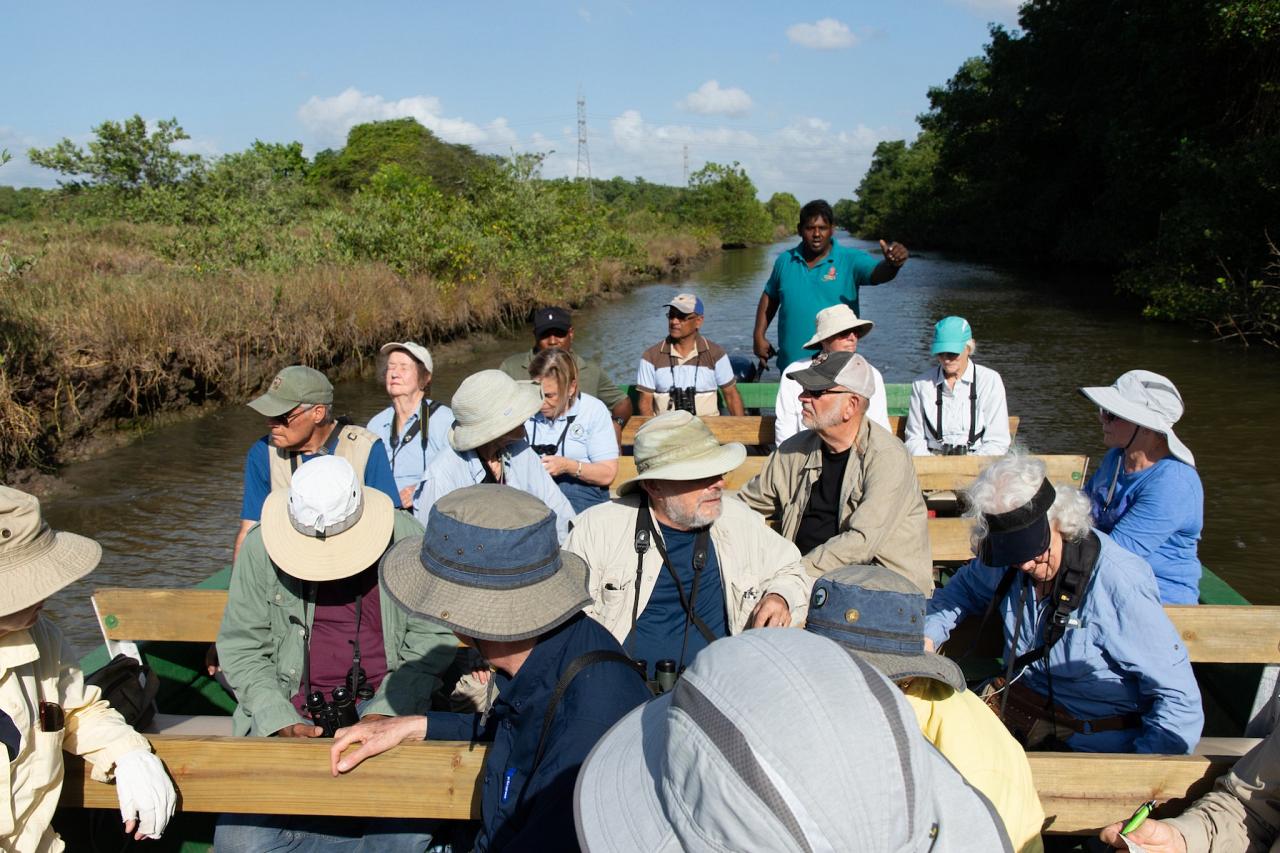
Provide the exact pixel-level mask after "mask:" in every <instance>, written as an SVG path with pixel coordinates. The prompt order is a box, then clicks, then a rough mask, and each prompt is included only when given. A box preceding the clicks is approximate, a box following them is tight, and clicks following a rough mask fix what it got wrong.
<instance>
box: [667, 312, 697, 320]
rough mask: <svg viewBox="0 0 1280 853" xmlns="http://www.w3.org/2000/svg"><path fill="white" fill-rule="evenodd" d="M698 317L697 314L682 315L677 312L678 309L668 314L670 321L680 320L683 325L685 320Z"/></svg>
mask: <svg viewBox="0 0 1280 853" xmlns="http://www.w3.org/2000/svg"><path fill="white" fill-rule="evenodd" d="M696 316H698V315H697V314H682V313H680V312H679V311H677V310H676V309H674V308H672V309H671V310H670V311H668V312H667V319H668V320H679V321H680V322H681V323H683V322H684V321H685V320H688V319H689V318H690V317H696Z"/></svg>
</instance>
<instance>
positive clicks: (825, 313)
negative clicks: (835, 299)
mask: <svg viewBox="0 0 1280 853" xmlns="http://www.w3.org/2000/svg"><path fill="white" fill-rule="evenodd" d="M817 325H818V330H817V331H816V332H814V335H813V337H812V338H809V341H808V343H806V344H805V345H804V348H805V349H818V348H819V347H820V346H822V342H823V341H825V340H826V339H827V338H829V337H831V336H832V335H838V334H840V333H841V332H847V331H849V330H850V329H857V330H858V336H859V337H861V336H862V335H865V334H866V333H867V332H870V331H871V330H872V328H874V327H875V325H876V324H875V323H873V322H871V321H870V320H860V319H858V315H857V314H855V313H853V309H852V308H850V307H849V306H848V305H845V304H844V303H843V302H842V303H840V304H839V305H832V306H831V307H830V308H823V309H822V310H821V311H819V312H818V318H817Z"/></svg>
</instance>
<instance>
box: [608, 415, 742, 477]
mask: <svg viewBox="0 0 1280 853" xmlns="http://www.w3.org/2000/svg"><path fill="white" fill-rule="evenodd" d="M634 453H635V460H636V476H634V477H632V478H631V479H630V480H624V481H623V482H622V483H621V484H620V485H619V486H618V494H620V495H625V494H627V493H628V492H632V491H635V489H636V487H637V486H638V484H639V483H640V481H641V480H701V479H703V478H704V477H714V476H716V475H718V474H728V473H729V472H730V471H732V470H733V469H734V468H737V467H738V466H739V465H741V464H742V463H743V460H745V459H746V458H747V449H746V448H745V447H743V446H742V445H741V444H739V443H738V442H736V441H732V442H729V443H728V444H721V443H720V442H718V441H716V437H715V436H714V435H712V434H711V430H710V429H708V428H707V425H706V424H704V423H703V422H702V421H701V420H700V419H699V418H697V417H694V416H693V415H691V414H689V413H688V412H686V411H683V410H681V411H675V412H664V413H663V414H661V415H658V416H657V417H655V418H653V419H652V420H650V421H649V422H648V423H646V424H645V425H644V426H642V427H640V429H638V430H637V431H636V442H635V450H634Z"/></svg>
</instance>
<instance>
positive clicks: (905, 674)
mask: <svg viewBox="0 0 1280 853" xmlns="http://www.w3.org/2000/svg"><path fill="white" fill-rule="evenodd" d="M819 633H821V632H819ZM826 636H827V637H829V638H830V639H832V640H835V641H836V642H837V643H840V644H841V645H843V646H844V647H845V648H846V649H848V650H849V651H851V652H853V653H854V654H855V655H857V656H858V657H860V658H862V659H863V660H865V661H866V662H867V663H869V664H871V665H872V666H874V667H875V668H876V669H878V670H880V671H881V672H882V673H884V675H885V677H886V678H888V679H889V680H890V681H902V680H903V679H906V678H932V679H933V680H934V681H941V682H942V683H943V684H945V685H947V686H948V687H950V688H951V689H952V690H954V691H956V692H957V693H963V692H964V691H965V689H966V688H967V685H966V684H965V682H964V670H962V669H960V664H958V663H956V662H955V661H953V660H952V659H951V658H949V657H944V656H942V655H940V654H936V653H934V652H922V653H920V654H918V655H895V654H890V653H888V652H868V651H864V650H863V649H857V648H854V647H853V646H850V645H848V644H847V643H845V642H843V641H842V640H841V639H840V638H839V637H837V636H834V635H832V634H827V635H826Z"/></svg>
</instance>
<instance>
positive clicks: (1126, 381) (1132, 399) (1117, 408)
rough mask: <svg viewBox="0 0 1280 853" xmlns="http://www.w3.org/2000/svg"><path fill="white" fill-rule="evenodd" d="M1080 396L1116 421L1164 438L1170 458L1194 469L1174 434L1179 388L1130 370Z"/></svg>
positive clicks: (1178, 415) (1084, 390) (1188, 453)
mask: <svg viewBox="0 0 1280 853" xmlns="http://www.w3.org/2000/svg"><path fill="white" fill-rule="evenodd" d="M1080 393H1081V394H1083V395H1084V396H1085V397H1087V398H1089V399H1090V400H1092V401H1093V402H1094V403H1095V404H1097V406H1098V408H1100V409H1105V410H1106V411H1108V412H1110V413H1111V414H1113V415H1115V416H1116V417H1118V418H1123V419H1124V420H1126V421H1128V422H1129V423H1131V424H1137V425H1138V426H1140V427H1146V428H1147V429H1149V430H1152V431H1153V432H1158V433H1161V434H1163V435H1164V437H1165V438H1167V439H1168V440H1169V453H1170V455H1172V456H1173V457H1174V458H1175V459H1181V460H1182V461H1183V462H1185V463H1187V464H1188V465H1190V466H1191V467H1192V468H1194V467H1195V466H1196V458H1195V456H1193V455H1192V453H1191V450H1190V449H1189V448H1188V447H1187V446H1186V445H1185V444H1183V443H1182V441H1181V440H1180V439H1179V438H1178V437H1177V436H1176V435H1174V434H1173V425H1174V424H1176V423H1177V422H1178V420H1179V419H1180V418H1181V417H1182V412H1183V410H1184V407H1183V405H1182V395H1181V394H1179V393H1178V387H1177V386H1176V385H1174V384H1173V383H1172V382H1170V381H1169V380H1168V379H1167V378H1165V377H1163V376H1161V375H1160V374H1159V373H1152V372H1151V371H1150V370H1130V371H1128V372H1127V373H1123V374H1121V376H1120V378H1119V379H1117V380H1116V381H1115V382H1114V383H1112V384H1111V385H1107V386H1105V387H1103V386H1092V387H1089V388H1081V389H1080Z"/></svg>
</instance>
